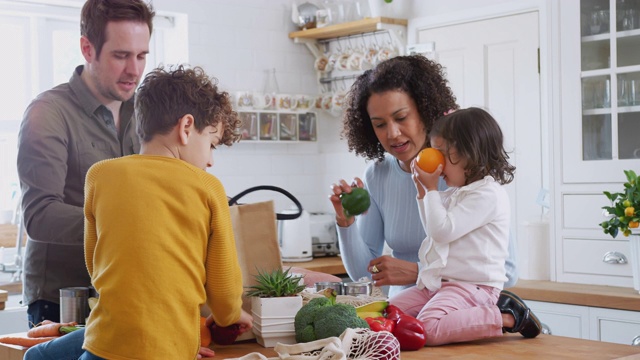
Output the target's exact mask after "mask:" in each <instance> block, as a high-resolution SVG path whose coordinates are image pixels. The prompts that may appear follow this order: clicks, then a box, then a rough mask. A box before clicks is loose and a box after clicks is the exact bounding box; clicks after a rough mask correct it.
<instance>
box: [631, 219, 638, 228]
mask: <svg viewBox="0 0 640 360" xmlns="http://www.w3.org/2000/svg"><path fill="white" fill-rule="evenodd" d="M638 226H640V223H638V222H637V221H633V220H631V221H629V228H630V229H637V228H638Z"/></svg>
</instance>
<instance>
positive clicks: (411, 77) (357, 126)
mask: <svg viewBox="0 0 640 360" xmlns="http://www.w3.org/2000/svg"><path fill="white" fill-rule="evenodd" d="M397 90H400V91H402V92H404V93H406V94H407V95H409V96H410V97H411V98H412V99H413V101H414V102H415V103H416V107H417V109H418V113H419V114H420V119H421V120H422V123H423V124H424V127H425V129H426V132H425V141H426V143H427V144H428V143H429V139H428V137H427V135H428V134H429V131H431V125H432V124H433V122H434V121H435V120H436V119H437V118H439V117H441V116H442V115H443V114H444V113H445V112H447V111H449V110H455V109H457V108H458V105H456V98H455V96H453V92H452V91H451V89H450V88H449V86H448V85H447V80H446V79H445V76H444V70H443V68H442V66H441V65H440V64H438V63H436V62H434V61H431V60H429V59H427V58H426V57H424V56H422V55H409V56H398V57H394V58H391V59H389V60H386V61H384V62H381V63H380V64H378V65H377V66H376V67H375V68H374V69H373V70H367V71H365V72H364V73H363V74H362V75H360V76H359V77H358V78H357V79H356V81H355V82H354V83H353V85H352V86H351V89H350V90H349V92H348V94H347V99H346V101H345V103H346V111H345V114H344V117H343V120H342V127H343V128H342V132H341V136H342V138H343V139H347V143H348V145H349V151H350V152H351V151H353V152H355V153H356V155H360V156H363V157H365V158H366V159H368V160H377V161H382V160H383V159H384V153H385V150H384V148H383V147H382V144H380V141H378V138H377V137H376V134H375V133H374V131H373V125H372V124H371V118H370V117H369V113H368V112H367V103H368V102H369V98H370V97H371V95H372V94H379V93H382V92H385V91H397Z"/></svg>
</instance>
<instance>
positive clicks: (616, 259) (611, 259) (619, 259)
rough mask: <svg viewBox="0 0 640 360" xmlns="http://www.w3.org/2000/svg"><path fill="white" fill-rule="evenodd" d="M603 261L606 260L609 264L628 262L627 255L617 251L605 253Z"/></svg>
mask: <svg viewBox="0 0 640 360" xmlns="http://www.w3.org/2000/svg"><path fill="white" fill-rule="evenodd" d="M602 262H605V263H607V264H621V265H622V264H626V263H627V257H626V256H624V254H621V253H619V252H617V251H609V252H607V253H606V254H604V257H603V258H602Z"/></svg>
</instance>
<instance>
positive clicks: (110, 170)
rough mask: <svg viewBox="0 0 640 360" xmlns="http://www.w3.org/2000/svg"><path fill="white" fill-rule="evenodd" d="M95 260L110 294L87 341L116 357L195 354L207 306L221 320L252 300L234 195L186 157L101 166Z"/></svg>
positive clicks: (93, 206) (230, 319) (95, 187)
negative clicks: (246, 288)
mask: <svg viewBox="0 0 640 360" xmlns="http://www.w3.org/2000/svg"><path fill="white" fill-rule="evenodd" d="M84 212H85V258H86V263H87V269H88V270H89V275H90V276H91V281H92V283H93V286H95V288H96V290H97V291H98V293H99V294H100V300H99V301H98V304H97V306H96V307H95V308H94V309H93V311H92V312H91V315H90V317H89V320H88V323H87V328H86V335H85V342H84V347H85V348H86V349H87V350H89V351H91V353H93V354H94V355H97V356H100V357H103V358H108V359H195V358H196V355H197V353H198V350H199V347H200V331H199V326H200V311H199V306H200V305H201V304H203V303H204V302H205V301H207V304H208V305H209V307H210V308H211V310H212V313H213V317H214V320H215V322H216V323H217V324H220V325H221V326H227V325H230V324H232V323H235V322H236V321H238V319H239V318H240V310H241V306H242V301H241V295H242V290H243V289H242V274H241V270H240V266H239V264H238V257H237V254H236V247H235V240H234V237H233V232H232V227H231V218H230V215H229V207H228V205H227V197H226V194H225V191H224V188H223V187H222V184H221V183H220V181H219V180H218V179H217V178H215V177H214V176H213V175H211V174H208V173H207V172H206V171H204V170H202V169H198V168H196V167H194V166H192V165H190V164H188V163H186V162H184V161H182V160H178V159H173V158H168V157H162V156H148V155H131V156H126V157H123V158H118V159H112V160H106V161H102V162H99V163H97V164H95V165H94V166H92V167H91V169H90V170H89V172H88V173H87V179H86V184H85V207H84Z"/></svg>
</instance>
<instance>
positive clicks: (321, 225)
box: [309, 212, 340, 257]
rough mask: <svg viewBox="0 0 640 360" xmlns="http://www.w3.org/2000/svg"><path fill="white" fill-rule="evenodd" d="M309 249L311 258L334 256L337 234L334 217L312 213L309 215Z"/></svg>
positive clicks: (335, 253)
mask: <svg viewBox="0 0 640 360" xmlns="http://www.w3.org/2000/svg"><path fill="white" fill-rule="evenodd" d="M310 215H311V216H310V221H309V222H310V228H311V247H312V254H313V257H323V256H336V255H338V254H339V253H340V249H339V248H338V232H337V230H336V218H335V215H333V214H329V213H320V212H314V213H311V214H310Z"/></svg>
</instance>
